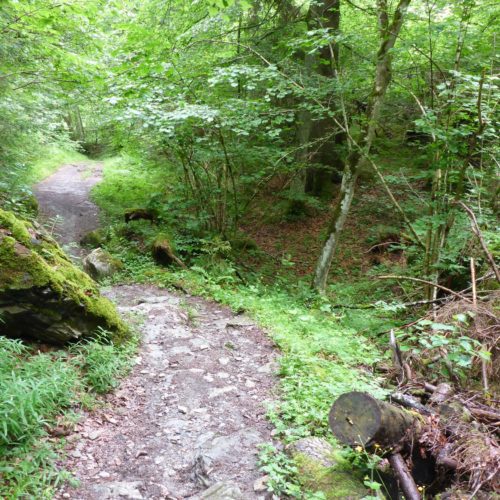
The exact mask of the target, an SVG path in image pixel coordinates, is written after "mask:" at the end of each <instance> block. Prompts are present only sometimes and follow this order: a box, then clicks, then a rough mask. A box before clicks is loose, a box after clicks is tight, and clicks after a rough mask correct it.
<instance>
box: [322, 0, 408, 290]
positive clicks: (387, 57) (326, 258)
mask: <svg viewBox="0 0 500 500" xmlns="http://www.w3.org/2000/svg"><path fill="white" fill-rule="evenodd" d="M410 1H411V0H399V3H398V6H397V7H396V11H395V12H394V15H393V18H392V22H391V23H390V24H389V16H388V13H387V0H377V9H378V21H379V28H380V47H379V50H378V53H377V66H376V70H375V81H374V85H373V90H372V94H371V99H370V105H369V107H368V110H367V124H366V126H365V130H364V133H363V136H364V137H362V141H363V150H364V153H365V154H368V153H369V151H370V148H371V146H372V143H373V139H374V138H375V129H376V126H377V122H378V119H379V117H380V111H381V108H382V104H383V100H384V96H385V93H386V91H387V88H388V87H389V84H390V82H391V76H392V75H391V50H392V48H393V47H394V44H395V43H396V40H397V37H398V36H399V32H400V31H401V27H402V26H403V21H404V17H405V13H406V10H407V9H408V5H409V4H410ZM363 161H364V160H363V155H361V154H360V153H359V152H351V154H350V155H349V156H348V158H347V161H346V164H345V167H344V175H343V179H342V186H341V190H340V196H339V197H338V200H337V202H336V204H335V207H334V209H333V211H332V216H331V219H330V224H329V229H328V237H327V240H326V243H325V245H324V247H323V249H322V251H321V254H320V257H319V259H318V263H317V266H316V272H315V276H314V280H313V287H314V288H316V289H317V290H318V291H319V292H322V293H323V292H324V291H325V289H326V283H327V279H328V273H329V272H330V268H331V265H332V261H333V256H334V254H335V250H336V248H337V245H338V240H339V237H340V234H341V232H342V229H343V227H344V224H345V221H346V219H347V215H348V214H349V210H350V208H351V203H352V199H353V197H354V191H355V187H356V181H357V179H358V176H359V173H360V171H361V169H362V167H363Z"/></svg>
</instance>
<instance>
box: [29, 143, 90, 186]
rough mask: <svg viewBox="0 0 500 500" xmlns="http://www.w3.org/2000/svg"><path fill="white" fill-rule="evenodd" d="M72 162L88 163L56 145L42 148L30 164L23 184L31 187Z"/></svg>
mask: <svg viewBox="0 0 500 500" xmlns="http://www.w3.org/2000/svg"><path fill="white" fill-rule="evenodd" d="M73 162H79V163H81V162H89V160H88V159H87V157H86V156H84V155H83V154H81V153H78V152H77V151H74V150H70V149H64V148H62V147H61V146H58V145H50V146H44V147H43V148H42V149H41V150H40V151H38V153H37V158H36V159H35V160H34V161H32V162H30V164H29V167H28V169H27V172H26V179H25V184H27V185H32V184H36V183H37V182H40V181H42V180H43V179H45V178H46V177H48V176H49V175H51V174H53V173H54V172H55V171H56V170H57V169H58V168H59V167H60V166H61V165H64V164H65V163H73Z"/></svg>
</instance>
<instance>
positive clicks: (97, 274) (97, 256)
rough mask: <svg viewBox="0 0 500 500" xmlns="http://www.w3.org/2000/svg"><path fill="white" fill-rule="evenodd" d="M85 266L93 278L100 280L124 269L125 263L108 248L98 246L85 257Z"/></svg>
mask: <svg viewBox="0 0 500 500" xmlns="http://www.w3.org/2000/svg"><path fill="white" fill-rule="evenodd" d="M83 268H84V269H85V271H86V272H87V273H88V274H89V275H90V276H91V277H92V278H94V279H95V280H100V279H102V278H106V277H108V276H112V275H113V274H115V273H117V272H118V271H119V270H120V269H123V263H122V262H121V261H120V260H118V259H116V258H115V257H113V256H112V255H111V254H110V253H108V252H106V250H103V249H102V248H96V249H95V250H94V251H92V252H90V254H89V255H87V257H85V259H83Z"/></svg>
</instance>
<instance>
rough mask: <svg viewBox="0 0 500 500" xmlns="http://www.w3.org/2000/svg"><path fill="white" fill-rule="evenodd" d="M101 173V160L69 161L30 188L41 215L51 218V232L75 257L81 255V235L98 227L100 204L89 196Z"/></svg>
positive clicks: (47, 218)
mask: <svg viewBox="0 0 500 500" xmlns="http://www.w3.org/2000/svg"><path fill="white" fill-rule="evenodd" d="M101 175H102V164H101V163H95V164H87V163H72V164H68V165H63V166H62V167H61V168H60V169H58V170H57V172H55V173H53V174H52V175H51V176H50V177H47V178H46V179H45V180H43V181H42V182H40V183H39V184H37V185H36V186H35V188H34V190H33V192H34V194H35V196H36V198H37V199H38V203H39V204H40V211H41V214H42V217H43V218H44V219H46V220H49V221H52V222H53V232H54V236H55V237H56V238H57V240H58V241H59V243H60V244H61V245H63V246H64V247H65V250H66V251H68V252H69V253H70V254H71V255H72V256H74V257H81V256H82V255H83V250H82V248H81V247H80V246H79V245H78V243H79V242H80V240H81V239H82V237H83V236H85V234H87V233H89V232H90V231H93V230H94V229H97V228H98V227H99V208H98V207H97V206H96V205H95V204H94V203H92V201H91V200H90V191H91V189H92V188H93V187H94V186H95V185H96V184H97V183H98V182H99V181H100V179H101Z"/></svg>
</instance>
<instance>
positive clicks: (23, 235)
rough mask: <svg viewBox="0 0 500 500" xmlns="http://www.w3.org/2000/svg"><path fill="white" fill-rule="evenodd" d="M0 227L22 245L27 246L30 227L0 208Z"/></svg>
mask: <svg viewBox="0 0 500 500" xmlns="http://www.w3.org/2000/svg"><path fill="white" fill-rule="evenodd" d="M0 227H3V228H6V229H7V230H8V231H9V232H10V233H11V234H12V236H13V237H14V238H15V239H16V240H17V241H19V242H21V243H23V244H24V245H28V244H29V242H30V240H31V235H30V233H29V231H28V227H31V226H30V225H29V223H28V222H23V221H21V219H18V218H17V217H16V216H15V215H14V214H13V213H12V212H7V211H6V210H2V209H1V208H0Z"/></svg>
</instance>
